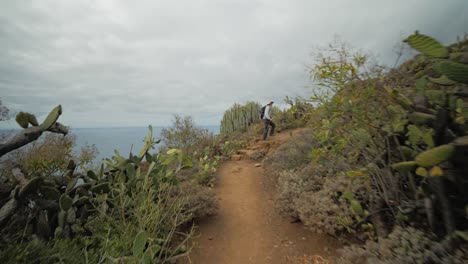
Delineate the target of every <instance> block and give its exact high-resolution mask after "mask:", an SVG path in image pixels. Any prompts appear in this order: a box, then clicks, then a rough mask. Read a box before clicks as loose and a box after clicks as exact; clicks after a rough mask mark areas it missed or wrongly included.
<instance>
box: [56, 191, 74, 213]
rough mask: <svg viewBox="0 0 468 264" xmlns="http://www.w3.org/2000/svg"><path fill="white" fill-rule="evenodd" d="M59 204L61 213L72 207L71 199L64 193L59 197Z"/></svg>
mask: <svg viewBox="0 0 468 264" xmlns="http://www.w3.org/2000/svg"><path fill="white" fill-rule="evenodd" d="M59 204H60V209H62V210H63V211H68V209H70V208H71V207H72V205H73V199H72V198H70V197H69V196H68V195H67V194H66V193H64V194H62V196H60V200H59Z"/></svg>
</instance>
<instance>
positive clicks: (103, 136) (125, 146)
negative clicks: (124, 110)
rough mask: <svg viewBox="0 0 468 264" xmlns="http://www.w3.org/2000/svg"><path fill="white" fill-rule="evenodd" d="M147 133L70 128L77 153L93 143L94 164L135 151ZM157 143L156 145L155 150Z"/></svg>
mask: <svg viewBox="0 0 468 264" xmlns="http://www.w3.org/2000/svg"><path fill="white" fill-rule="evenodd" d="M198 127H199V128H203V129H207V130H208V131H210V132H212V133H213V134H219V129H220V127H219V126H198ZM163 128H167V127H153V137H154V138H155V139H156V140H157V139H158V138H159V136H160V134H161V131H162V129H163ZM19 130H20V129H0V136H1V137H0V139H1V140H3V138H4V137H5V136H9V135H11V134H12V133H14V132H17V131H19ZM147 133H148V127H147V126H146V127H97V128H91V127H88V128H71V129H70V134H72V135H75V136H76V145H75V147H74V150H73V151H74V152H75V153H77V152H79V151H80V149H81V148H82V147H84V146H86V145H95V146H96V148H97V149H98V151H99V154H98V156H97V157H96V158H95V160H94V164H95V165H98V164H100V162H101V161H102V160H103V159H105V158H110V157H112V156H113V155H114V150H117V151H118V152H119V153H120V154H121V155H123V156H127V155H128V154H129V153H130V150H132V152H133V153H137V152H138V151H139V150H140V149H141V148H142V147H143V139H144V138H145V136H146V134H147ZM157 148H158V145H156V149H155V150H154V151H157Z"/></svg>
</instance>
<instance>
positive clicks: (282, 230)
mask: <svg viewBox="0 0 468 264" xmlns="http://www.w3.org/2000/svg"><path fill="white" fill-rule="evenodd" d="M295 132H297V131H293V132H283V133H281V134H277V135H276V136H274V137H272V138H271V139H268V140H267V142H269V143H271V145H272V146H278V145H280V144H281V143H283V142H285V141H286V140H289V139H290V138H291V135H292V136H293V135H294V133H295ZM258 144H265V142H261V141H260V142H258ZM271 151H272V150H271V149H270V151H269V153H271ZM258 163H259V162H258V161H254V160H250V159H247V158H245V157H244V158H243V159H241V160H238V161H227V162H225V163H224V164H223V165H222V166H221V168H220V170H219V175H218V177H219V178H218V182H217V185H216V187H215V191H216V195H217V197H218V198H219V208H220V209H219V212H218V214H217V215H216V216H215V217H211V218H208V219H205V220H203V221H201V222H200V223H198V225H199V228H198V230H197V237H196V238H195V246H194V248H193V250H192V252H191V254H190V255H189V259H188V260H186V263H195V264H247V263H255V264H264V263H265V264H266V263H268V264H280V263H303V264H308V263H330V261H329V260H328V259H329V258H330V257H331V256H333V255H334V253H335V250H336V247H337V243H336V242H335V241H333V240H332V239H331V238H330V237H327V236H326V235H321V234H315V233H312V232H310V231H308V230H307V229H305V227H304V226H302V224H301V223H293V222H291V220H292V219H290V218H288V217H286V216H283V215H280V213H279V210H278V209H277V208H276V207H275V197H274V196H275V190H274V187H273V183H272V182H271V181H270V179H269V178H268V175H265V174H264V170H263V166H259V167H256V166H255V165H257V166H258V165H259V164H258ZM260 164H261V163H260ZM324 260H325V261H326V262H323V261H324Z"/></svg>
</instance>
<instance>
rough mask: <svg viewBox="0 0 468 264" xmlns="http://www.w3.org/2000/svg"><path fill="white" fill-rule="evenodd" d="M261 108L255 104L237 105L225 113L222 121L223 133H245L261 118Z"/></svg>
mask: <svg viewBox="0 0 468 264" xmlns="http://www.w3.org/2000/svg"><path fill="white" fill-rule="evenodd" d="M260 108H261V106H260V104H258V103H255V102H247V103H246V104H245V105H239V104H235V105H233V106H232V107H231V108H229V109H228V110H227V111H226V112H224V115H223V119H222V120H221V133H223V134H229V133H232V132H234V131H245V130H246V129H247V127H248V126H249V125H250V124H252V123H253V122H254V121H255V120H257V119H258V118H259V117H258V115H259V110H260Z"/></svg>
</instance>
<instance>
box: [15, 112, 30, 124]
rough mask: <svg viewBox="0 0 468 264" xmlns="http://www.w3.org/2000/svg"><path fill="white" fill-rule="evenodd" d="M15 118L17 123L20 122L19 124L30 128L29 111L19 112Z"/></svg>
mask: <svg viewBox="0 0 468 264" xmlns="http://www.w3.org/2000/svg"><path fill="white" fill-rule="evenodd" d="M15 120H16V123H18V125H20V126H21V127H22V128H28V126H29V120H28V114H27V113H25V112H19V113H18V114H17V115H16V118H15Z"/></svg>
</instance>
